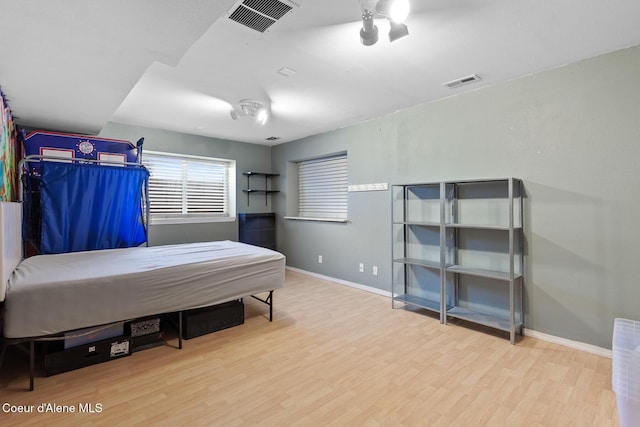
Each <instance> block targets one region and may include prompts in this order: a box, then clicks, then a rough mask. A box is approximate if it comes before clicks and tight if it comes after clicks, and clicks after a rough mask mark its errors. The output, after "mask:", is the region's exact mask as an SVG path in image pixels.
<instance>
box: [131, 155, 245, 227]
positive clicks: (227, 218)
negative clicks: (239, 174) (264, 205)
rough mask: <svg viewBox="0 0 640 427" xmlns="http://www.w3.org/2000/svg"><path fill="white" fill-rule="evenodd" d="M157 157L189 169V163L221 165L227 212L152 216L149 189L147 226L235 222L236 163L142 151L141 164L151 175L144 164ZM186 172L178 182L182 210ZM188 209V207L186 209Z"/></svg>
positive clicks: (150, 168) (233, 161) (228, 160)
mask: <svg viewBox="0 0 640 427" xmlns="http://www.w3.org/2000/svg"><path fill="white" fill-rule="evenodd" d="M149 156H151V157H153V156H158V157H164V158H175V159H178V160H179V161H182V162H187V163H186V165H184V164H183V166H182V167H183V168H185V167H186V168H188V167H189V161H192V162H197V163H211V164H217V165H220V164H222V165H223V166H224V168H225V173H226V177H225V181H226V182H225V185H226V205H227V212H226V213H223V214H211V213H209V214H207V213H204V214H197V213H188V212H187V213H186V214H180V215H179V214H158V213H156V214H154V213H153V199H152V196H151V189H149V224H150V225H162V224H202V223H212V222H233V221H235V220H236V161H235V160H232V159H222V158H216V157H206V156H195V155H190V154H180V153H169V152H162V151H152V150H148V151H144V152H143V155H142V164H143V165H144V166H145V167H147V169H149V172H150V173H152V167H150V166H148V164H147V163H146V161H147V159H148V157H149ZM185 172H186V170H183V172H182V173H183V176H182V180H181V181H180V182H181V183H182V185H183V189H182V191H183V193H182V199H183V204H182V209H184V208H185V206H184V204H185V203H186V201H185V198H186V194H185V193H184V191H185V188H184V186H185V185H186V182H185V176H184V173H185ZM151 180H152V177H151V176H149V184H150V186H151V183H152V181H151ZM187 208H188V207H187Z"/></svg>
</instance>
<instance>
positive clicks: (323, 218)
mask: <svg viewBox="0 0 640 427" xmlns="http://www.w3.org/2000/svg"><path fill="white" fill-rule="evenodd" d="M338 159H340V160H342V161H344V174H343V176H342V177H341V179H343V180H344V181H343V184H344V193H342V192H340V193H339V194H337V196H336V197H335V198H336V199H338V201H337V205H336V206H339V205H344V208H343V209H344V216H341V215H330V214H329V215H325V214H318V212H316V213H313V212H311V213H306V214H305V213H302V204H303V201H302V200H301V199H302V198H303V196H301V194H300V192H301V186H302V180H303V179H304V178H303V177H301V173H300V166H301V165H305V164H306V165H309V164H313V163H320V162H328V161H332V160H338ZM348 160H349V159H348V155H347V152H346V151H344V152H339V153H332V154H327V155H322V156H317V157H313V158H309V159H303V160H297V161H294V162H291V165H292V169H293V170H292V172H294V173H295V177H296V179H295V184H293V185H294V186H295V189H294V188H293V187H292V188H291V189H292V190H294V191H295V194H296V199H295V206H290V208H291V209H288V210H289V212H293V211H295V213H296V214H295V215H289V216H286V217H285V219H292V220H304V221H320V222H342V223H346V222H348V221H349V219H348V217H349V199H348V197H349V191H348V174H349V171H348ZM323 173H327V172H326V171H324V172H323ZM338 175H341V174H340V173H338ZM339 199H343V201H342V202H340V201H339ZM336 206H334V207H336ZM340 210H342V208H341V207H338V208H337V209H336V212H339V211H340Z"/></svg>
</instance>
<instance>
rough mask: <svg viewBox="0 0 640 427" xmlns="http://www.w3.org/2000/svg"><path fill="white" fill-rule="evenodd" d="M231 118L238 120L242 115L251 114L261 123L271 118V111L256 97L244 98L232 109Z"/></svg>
mask: <svg viewBox="0 0 640 427" xmlns="http://www.w3.org/2000/svg"><path fill="white" fill-rule="evenodd" d="M230 113H231V118H232V119H233V120H238V119H239V118H240V117H244V116H250V117H253V118H255V120H256V122H258V123H259V124H261V125H264V124H265V123H267V120H269V111H268V110H267V108H266V107H265V105H264V104H263V103H262V102H260V101H256V100H254V99H243V100H241V101H239V102H238V103H237V104H236V105H234V106H233V108H232V109H231V111H230Z"/></svg>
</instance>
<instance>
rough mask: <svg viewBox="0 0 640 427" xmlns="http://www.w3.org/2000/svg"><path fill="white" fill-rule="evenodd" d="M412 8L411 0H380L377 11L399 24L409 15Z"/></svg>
mask: <svg viewBox="0 0 640 427" xmlns="http://www.w3.org/2000/svg"><path fill="white" fill-rule="evenodd" d="M410 9H411V5H410V4H409V0H379V1H378V4H376V12H378V13H379V14H380V15H382V16H384V17H386V18H389V20H390V21H392V22H395V23H397V24H400V23H402V22H404V21H405V20H406V19H407V17H409V10H410Z"/></svg>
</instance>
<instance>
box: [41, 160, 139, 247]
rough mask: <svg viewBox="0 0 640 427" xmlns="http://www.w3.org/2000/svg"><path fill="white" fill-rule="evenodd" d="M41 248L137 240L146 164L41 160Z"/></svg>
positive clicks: (127, 244)
mask: <svg viewBox="0 0 640 427" xmlns="http://www.w3.org/2000/svg"><path fill="white" fill-rule="evenodd" d="M41 173H42V176H41V179H40V193H41V195H40V197H41V206H42V228H41V232H42V234H41V242H40V253H41V254H56V253H66V252H78V251H87V250H96V249H115V248H126V247H131V246H140V245H141V244H143V243H145V242H146V240H147V235H146V230H145V227H144V222H143V218H142V215H143V211H142V193H143V188H144V186H145V185H146V181H147V179H148V177H149V172H148V171H147V170H146V169H145V168H144V167H142V166H141V167H117V166H100V165H94V164H75V163H62V162H43V163H42V169H41Z"/></svg>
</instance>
